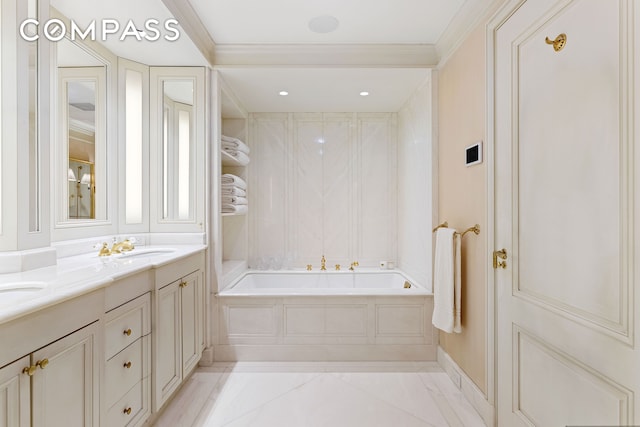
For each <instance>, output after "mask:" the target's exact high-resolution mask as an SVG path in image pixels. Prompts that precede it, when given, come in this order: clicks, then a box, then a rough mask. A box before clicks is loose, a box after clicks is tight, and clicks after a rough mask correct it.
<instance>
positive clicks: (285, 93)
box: [278, 90, 289, 96]
mask: <svg viewBox="0 0 640 427" xmlns="http://www.w3.org/2000/svg"><path fill="white" fill-rule="evenodd" d="M278 94H279V95H280V96H287V95H289V92H287V91H286V90H281V91H280V92H278Z"/></svg>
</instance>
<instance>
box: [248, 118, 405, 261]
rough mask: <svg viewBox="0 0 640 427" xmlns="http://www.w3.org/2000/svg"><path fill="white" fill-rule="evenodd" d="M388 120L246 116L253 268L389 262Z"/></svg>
mask: <svg viewBox="0 0 640 427" xmlns="http://www.w3.org/2000/svg"><path fill="white" fill-rule="evenodd" d="M396 120H397V119H396V114H394V113H376V114H373V113H371V114H370V113H367V114H364V113H331V114H329V113H282V114H280V113H278V114H273V113H254V114H251V115H250V118H249V127H250V130H249V131H250V133H251V135H250V137H249V138H248V139H249V142H250V146H251V150H252V162H251V164H250V166H249V183H250V188H251V192H250V193H249V197H250V205H251V206H252V209H251V211H250V213H249V224H250V238H249V242H250V243H249V245H250V251H249V253H250V256H249V258H250V259H249V261H250V265H251V267H252V268H256V267H258V268H259V267H262V268H266V267H274V266H275V267H277V266H279V265H282V266H283V268H286V267H287V266H291V267H304V266H305V265H306V264H312V265H313V266H314V268H316V269H317V268H319V263H320V258H321V256H322V255H323V254H324V255H325V256H326V258H327V266H328V267H331V268H333V267H334V265H335V264H341V265H343V266H346V267H347V268H348V265H349V263H350V262H351V261H354V260H357V261H359V262H360V264H361V265H362V266H371V267H373V266H377V265H378V262H379V261H382V260H384V261H396V258H397V255H396V252H397V248H396V246H397V244H396V242H397V235H396V228H397V227H396V216H397V195H396V193H397V191H396V188H397V180H396V176H397V148H396Z"/></svg>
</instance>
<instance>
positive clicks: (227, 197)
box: [220, 173, 248, 214]
mask: <svg viewBox="0 0 640 427" xmlns="http://www.w3.org/2000/svg"><path fill="white" fill-rule="evenodd" d="M220 187H221V188H222V213H234V214H246V213H247V211H248V207H247V183H246V182H244V180H243V179H242V178H240V177H237V176H235V175H232V174H230V173H225V174H224V175H222V185H221V186H220Z"/></svg>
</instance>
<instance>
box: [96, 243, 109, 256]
mask: <svg viewBox="0 0 640 427" xmlns="http://www.w3.org/2000/svg"><path fill="white" fill-rule="evenodd" d="M109 255H111V251H110V250H109V244H108V243H107V242H104V243H103V244H102V247H101V248H100V252H98V256H109Z"/></svg>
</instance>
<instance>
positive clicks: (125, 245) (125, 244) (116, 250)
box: [111, 239, 134, 254]
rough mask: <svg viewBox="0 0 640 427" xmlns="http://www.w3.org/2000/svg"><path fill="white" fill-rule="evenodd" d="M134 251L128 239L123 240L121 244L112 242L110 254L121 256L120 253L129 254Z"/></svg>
mask: <svg viewBox="0 0 640 427" xmlns="http://www.w3.org/2000/svg"><path fill="white" fill-rule="evenodd" d="M133 249H134V246H133V243H131V241H130V240H129V239H125V240H123V241H122V242H117V243H116V242H113V246H112V247H111V253H112V254H121V253H122V252H129V251H132V250H133Z"/></svg>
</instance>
